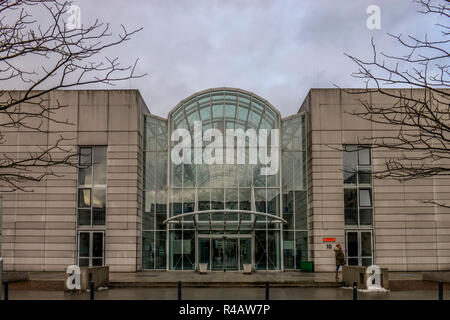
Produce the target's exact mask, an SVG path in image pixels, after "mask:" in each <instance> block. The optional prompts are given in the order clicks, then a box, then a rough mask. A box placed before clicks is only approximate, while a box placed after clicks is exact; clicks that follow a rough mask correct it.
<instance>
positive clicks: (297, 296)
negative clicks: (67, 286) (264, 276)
mask: <svg viewBox="0 0 450 320" xmlns="http://www.w3.org/2000/svg"><path fill="white" fill-rule="evenodd" d="M352 294H353V293H352V290H351V289H347V288H272V289H271V290H270V298H271V299H273V300H277V299H283V300H351V299H352ZM182 295H183V300H264V299H265V290H264V288H184V289H183V291H182ZM9 297H10V299H11V300H30V299H32V300H63V299H64V300H88V299H89V293H76V294H71V293H63V292H62V291H24V290H11V291H10V293H9ZM95 299H96V300H128V299H133V300H175V299H177V289H176V288H112V289H109V290H105V291H100V292H95ZM358 299H360V300H436V299H437V291H394V292H381V293H380V292H378V293H373V292H372V293H364V292H358ZM444 299H446V300H447V299H449V300H450V290H446V291H445V292H444Z"/></svg>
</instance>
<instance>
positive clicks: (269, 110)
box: [169, 88, 280, 132]
mask: <svg viewBox="0 0 450 320" xmlns="http://www.w3.org/2000/svg"><path fill="white" fill-rule="evenodd" d="M169 120H170V121H171V129H172V130H174V129H177V128H185V129H188V130H190V131H191V132H192V131H193V126H194V121H199V120H201V121H202V124H203V127H204V130H206V129H209V128H218V129H222V130H223V129H243V130H246V129H248V128H253V129H256V130H258V129H269V130H270V129H274V128H279V121H280V113H279V112H278V110H276V109H275V108H274V107H273V106H272V105H271V104H270V103H269V102H268V101H266V100H264V99H262V98H261V97H259V96H257V95H256V94H254V93H251V92H248V91H244V90H241V89H233V88H214V89H208V90H205V91H201V92H198V93H195V94H193V95H192V96H190V97H188V98H186V99H184V100H183V101H181V102H180V103H179V104H178V105H177V106H176V107H175V108H174V109H172V110H171V111H170V113H169Z"/></svg>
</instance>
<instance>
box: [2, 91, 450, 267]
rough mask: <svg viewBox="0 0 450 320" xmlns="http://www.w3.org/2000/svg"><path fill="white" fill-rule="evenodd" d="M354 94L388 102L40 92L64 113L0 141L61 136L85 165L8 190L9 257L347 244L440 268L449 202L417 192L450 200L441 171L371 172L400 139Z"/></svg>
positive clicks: (202, 256) (253, 258)
mask: <svg viewBox="0 0 450 320" xmlns="http://www.w3.org/2000/svg"><path fill="white" fill-rule="evenodd" d="M414 90H415V89H414ZM416 91H417V92H418V93H419V91H418V90H416ZM414 92H415V91H414ZM361 96H363V98H367V99H371V101H372V103H376V104H379V105H386V106H388V105H389V104H392V103H393V101H390V100H389V99H387V98H386V97H385V96H381V95H379V94H371V95H368V94H367V95H359V96H358V97H357V96H355V95H351V94H348V93H345V92H344V91H342V90H340V89H311V90H310V92H309V94H308V95H307V97H306V99H305V101H304V102H303V104H302V106H301V108H300V110H299V112H298V113H297V114H295V115H292V116H289V117H287V118H283V117H281V115H280V112H279V111H278V110H277V109H276V108H275V107H274V106H273V105H272V104H271V103H270V102H268V101H266V100H264V99H263V98H261V97H259V96H257V95H256V94H254V93H251V92H248V91H244V90H241V89H233V88H215V89H209V90H205V91H202V92H198V93H195V94H193V95H192V96H190V97H188V98H186V99H184V100H183V101H181V102H180V103H179V104H178V105H176V106H175V107H174V108H173V109H172V110H171V111H170V112H169V114H168V117H167V119H166V118H161V117H158V116H155V115H153V114H151V113H150V112H149V111H148V108H147V107H146V105H145V103H144V101H143V99H142V98H141V97H140V95H139V92H138V91H135V90H99V91H89V90H81V91H56V92H52V93H49V94H48V95H47V97H46V101H48V103H50V104H55V103H56V102H57V101H60V102H62V103H63V104H65V105H66V107H65V108H63V109H61V110H60V112H59V113H58V114H57V115H56V116H57V117H59V119H68V120H70V121H67V122H66V123H53V122H51V121H50V122H49V123H47V127H46V130H44V132H41V133H36V132H27V131H26V130H23V128H20V129H16V130H9V131H8V132H6V133H5V134H6V136H5V141H6V144H4V145H2V146H0V150H1V151H2V153H7V154H10V155H11V156H13V157H17V158H20V156H21V153H25V152H29V151H32V150H33V148H36V147H39V146H41V147H48V146H51V145H52V144H53V143H54V141H55V139H57V137H59V136H61V135H62V136H64V137H66V138H70V139H72V140H70V142H69V141H67V142H66V143H67V147H68V148H73V150H75V152H76V153H77V154H78V167H70V166H65V167H57V168H55V170H56V172H57V173H58V176H49V177H47V178H46V179H45V180H43V181H41V182H39V183H32V182H28V183H26V187H28V188H30V189H32V190H33V192H22V191H17V192H13V193H4V194H3V195H2V197H3V201H2V206H3V212H2V233H1V241H2V242H1V248H2V256H3V258H4V264H5V265H4V267H5V269H6V270H16V271H62V270H64V268H65V267H67V266H68V265H72V264H78V265H80V266H95V265H108V266H110V268H111V271H113V272H125V271H127V272H135V271H140V270H168V271H170V270H185V271H194V270H198V268H199V265H200V264H204V265H205V266H206V268H207V269H208V270H210V271H224V270H226V271H239V270H243V268H244V265H245V264H249V265H251V266H252V268H253V269H255V270H256V271H258V270H274V271H284V270H301V269H302V267H303V266H304V262H307V261H312V262H314V265H315V270H316V271H332V270H334V253H333V251H332V250H331V249H330V248H332V247H334V245H335V244H337V243H342V244H343V247H344V249H345V251H346V256H347V257H346V258H347V263H348V264H349V265H371V264H377V265H379V266H381V267H387V268H389V269H390V270H398V271H407V270H408V271H412V270H448V269H449V268H450V213H449V212H448V209H445V208H442V207H438V206H436V205H433V204H429V203H428V204H424V203H423V202H420V201H419V200H421V199H422V200H433V199H434V200H437V199H439V200H445V199H449V198H450V194H449V192H448V190H449V188H450V179H448V178H445V177H435V178H427V179H419V180H412V181H409V182H406V183H399V182H396V181H392V180H389V179H383V180H377V179H372V175H371V172H372V171H373V170H375V169H376V168H379V167H380V166H382V165H383V163H384V161H385V160H386V159H388V158H389V157H392V156H393V154H392V152H389V151H387V150H384V151H383V150H380V149H372V148H371V146H370V144H368V142H367V141H368V140H367V137H373V136H377V135H380V134H383V133H386V132H388V131H389V130H393V128H387V127H386V126H381V125H376V124H375V123H372V122H368V121H365V120H363V119H361V118H358V117H356V116H354V115H352V114H351V112H353V111H355V110H357V109H358V108H360V107H361V106H360V103H359V102H358V101H357V98H361ZM69 122H70V123H69ZM219 142H220V143H222V144H220V145H218V144H217V143H219ZM180 146H182V147H183V148H180ZM177 159H178V160H177ZM269 168H270V169H269Z"/></svg>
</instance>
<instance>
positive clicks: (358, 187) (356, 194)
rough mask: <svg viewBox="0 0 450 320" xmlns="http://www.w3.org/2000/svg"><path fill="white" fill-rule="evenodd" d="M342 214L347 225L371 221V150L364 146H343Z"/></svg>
mask: <svg viewBox="0 0 450 320" xmlns="http://www.w3.org/2000/svg"><path fill="white" fill-rule="evenodd" d="M343 150H344V151H343V168H344V173H343V180H344V216H345V225H347V226H352V227H355V226H365V227H367V226H371V225H372V223H373V200H372V169H371V163H372V161H371V150H370V148H369V147H366V146H356V145H346V146H344V147H343Z"/></svg>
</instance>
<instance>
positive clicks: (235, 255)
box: [198, 237, 252, 271]
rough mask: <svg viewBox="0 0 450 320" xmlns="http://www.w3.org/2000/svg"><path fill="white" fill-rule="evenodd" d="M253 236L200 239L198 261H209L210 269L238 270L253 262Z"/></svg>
mask: <svg viewBox="0 0 450 320" xmlns="http://www.w3.org/2000/svg"><path fill="white" fill-rule="evenodd" d="M251 243H252V241H251V238H248V237H247V238H239V237H216V238H212V237H211V238H199V239H198V248H199V255H198V263H207V264H208V270H212V271H225V270H227V271H228V270H229V271H237V270H242V269H243V264H244V263H249V264H251V263H252V250H251Z"/></svg>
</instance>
